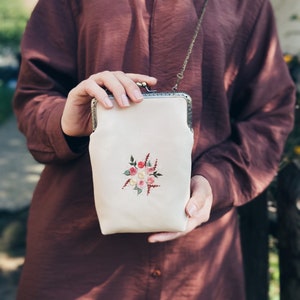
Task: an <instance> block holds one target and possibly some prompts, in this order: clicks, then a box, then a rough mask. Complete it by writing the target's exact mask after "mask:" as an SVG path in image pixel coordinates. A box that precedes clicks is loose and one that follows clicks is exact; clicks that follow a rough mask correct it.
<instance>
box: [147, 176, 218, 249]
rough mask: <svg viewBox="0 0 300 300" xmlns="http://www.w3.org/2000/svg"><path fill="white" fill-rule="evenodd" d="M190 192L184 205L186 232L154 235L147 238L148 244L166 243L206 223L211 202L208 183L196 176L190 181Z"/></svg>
mask: <svg viewBox="0 0 300 300" xmlns="http://www.w3.org/2000/svg"><path fill="white" fill-rule="evenodd" d="M191 191H192V193H191V194H192V195H191V198H190V200H189V201H188V203H187V205H186V214H187V216H188V221H187V227H186V230H185V231H183V232H160V233H154V234H152V235H150V236H149V238H148V242H150V243H156V242H166V241H170V240H174V239H177V238H179V237H181V236H183V235H186V234H188V233H189V232H191V231H192V230H193V229H195V228H196V227H197V226H199V225H201V224H202V223H204V222H207V221H208V219H209V217H210V212H211V207H212V201H213V195H212V190H211V186H210V184H209V182H208V181H207V179H206V178H204V177H203V176H200V175H196V176H194V177H192V180H191Z"/></svg>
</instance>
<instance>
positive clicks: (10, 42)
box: [0, 0, 29, 50]
mask: <svg viewBox="0 0 300 300" xmlns="http://www.w3.org/2000/svg"><path fill="white" fill-rule="evenodd" d="M28 17H29V12H28V11H27V10H26V9H25V8H24V5H23V1H22V0H1V1H0V24H1V26H0V48H2V49H3V48H6V47H10V48H12V49H14V50H17V49H18V46H19V44H20V40H21V37H22V34H23V31H24V28H25V25H26V22H27V20H28Z"/></svg>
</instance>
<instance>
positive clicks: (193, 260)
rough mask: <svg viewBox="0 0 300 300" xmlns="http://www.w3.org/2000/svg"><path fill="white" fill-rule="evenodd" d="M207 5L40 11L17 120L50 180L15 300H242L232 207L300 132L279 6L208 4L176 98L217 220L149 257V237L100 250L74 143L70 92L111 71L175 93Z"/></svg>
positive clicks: (28, 39)
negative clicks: (67, 118) (189, 101)
mask: <svg viewBox="0 0 300 300" xmlns="http://www.w3.org/2000/svg"><path fill="white" fill-rule="evenodd" d="M202 5H203V0H200V1H196V0H164V1H161V0H145V1H141V0H118V1H112V0H87V1H83V0H74V1H70V0H59V1H49V0H41V1H39V3H38V4H37V7H36V8H35V10H34V12H33V14H32V17H31V19H30V21H29V24H28V27H27V29H26V32H25V35H24V39H23V43H22V66H21V72H20V78H19V82H18V88H17V92H16V95H15V101H14V107H15V112H16V115H17V118H18V122H19V128H20V130H21V131H22V132H23V133H24V134H25V136H26V138H27V141H28V148H29V150H30V151H31V153H32V155H33V156H34V158H35V159H36V160H38V161H39V162H41V163H43V164H45V169H44V171H43V173H42V175H41V179H40V181H39V183H38V185H37V188H36V190H35V192H34V195H33V199H32V204H31V210H30V217H29V223H28V239H27V242H28V244H27V254H26V261H25V265H24V269H23V274H22V278H21V282H20V287H19V293H18V299H19V300H50V299H51V300H52V299H55V300H73V299H126V300H131V299H151V300H152V299H153V300H155V299H162V300H167V299H168V300H169V299H175V300H176V299H203V300H237V299H238V300H242V299H244V282H243V269H242V257H241V251H240V240H239V232H238V218H237V214H236V209H235V207H236V206H238V205H242V204H244V203H246V202H248V201H250V200H251V199H253V198H254V197H255V196H256V195H258V194H259V193H260V192H262V191H263V190H264V189H265V188H266V187H267V185H268V184H269V183H270V181H271V180H272V178H273V176H274V174H275V173H276V169H277V165H278V162H279V160H280V156H281V153H282V149H283V145H284V142H285V139H286V137H287V134H288V133H289V132H290V130H291V128H292V124H293V107H294V86H293V83H292V81H291V79H290V77H289V74H288V71H287V68H286V66H285V63H284V61H283V59H282V53H281V50H280V47H279V45H278V39H277V33H276V28H275V24H274V17H273V14H272V10H271V6H270V3H269V2H268V1H266V0H253V1H247V0H228V1H226V3H225V2H224V1H220V0H210V1H209V3H208V7H207V12H206V15H205V18H204V21H203V25H202V30H201V32H200V35H199V37H198V39H197V42H196V44H195V49H194V52H193V54H192V57H191V60H190V62H189V65H188V67H187V70H186V74H185V77H184V79H183V81H182V84H181V87H180V88H181V90H183V91H185V92H187V93H189V94H190V95H191V96H192V98H193V127H194V134H195V146H194V149H193V175H194V174H201V175H203V176H205V177H206V178H207V179H208V180H209V182H210V184H211V186H212V189H213V196H214V202H213V210H212V214H211V219H210V221H209V222H207V223H206V224H204V225H202V226H200V227H198V228H197V229H195V230H194V231H193V232H191V233H190V234H188V235H186V236H184V237H182V238H179V239H177V240H174V241H170V242H166V243H157V244H149V243H148V242H147V236H148V234H115V235H109V236H103V235H101V233H100V230H99V224H98V221H97V217H96V213H95V207H94V203H93V186H92V179H91V167H90V160H89V154H88V150H87V149H88V141H89V138H88V137H83V138H72V139H70V138H67V137H65V136H64V135H63V133H62V131H61V128H60V118H61V115H62V111H63V108H64V105H65V100H66V96H67V94H68V92H69V91H70V89H72V88H73V87H74V86H75V85H77V84H78V83H79V82H80V81H82V80H84V79H85V78H87V77H88V76H90V75H91V74H93V73H96V72H100V71H104V70H112V71H114V70H122V71H124V72H134V73H143V74H149V75H152V76H155V77H157V78H158V84H157V86H156V87H155V88H156V89H158V90H160V91H169V90H170V89H171V88H172V86H173V85H174V83H175V79H176V74H177V73H178V71H179V70H180V67H181V65H182V62H183V59H184V57H185V54H186V50H187V47H188V45H189V43H190V40H191V38H192V35H193V32H194V28H195V25H196V22H197V19H198V15H199V13H200V11H201V7H202Z"/></svg>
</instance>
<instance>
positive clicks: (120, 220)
mask: <svg viewBox="0 0 300 300" xmlns="http://www.w3.org/2000/svg"><path fill="white" fill-rule="evenodd" d="M206 5H207V0H206V1H205V3H204V6H203V9H202V12H201V15H200V18H199V21H198V24H197V27H196V30H195V34H194V37H193V40H192V43H191V45H190V47H189V50H188V54H187V56H186V59H185V62H184V64H183V67H182V70H181V72H180V73H179V74H178V75H177V83H176V85H175V86H174V88H173V92H167V93H157V92H152V91H149V90H148V88H147V87H146V86H145V84H140V85H142V86H144V87H145V88H146V89H147V91H148V93H145V94H144V100H143V101H142V102H141V103H138V104H131V106H130V107H129V108H126V109H122V108H119V107H118V105H114V107H113V108H112V109H109V110H107V109H105V108H103V107H102V106H101V105H100V104H98V103H97V101H96V100H93V101H92V119H93V128H94V132H93V133H92V134H91V136H90V144H89V152H90V159H91V166H92V174H93V186H94V198H95V207H96V211H97V215H98V219H99V223H100V228H101V232H102V234H113V233H125V232H127V233H129V232H160V231H184V230H185V228H186V224H187V216H186V214H185V206H186V204H187V202H188V200H189V198H190V178H191V152H192V147H193V131H192V116H191V114H192V99H191V98H190V96H189V95H187V94H186V93H180V92H177V87H178V84H179V81H180V80H181V79H182V78H183V73H184V71H185V68H186V64H187V62H188V59H189V56H190V54H191V52H192V47H193V44H194V42H195V39H196V37H197V35H198V32H199V28H200V26H201V22H202V19H203V16H204V12H205V8H206ZM112 101H113V99H112Z"/></svg>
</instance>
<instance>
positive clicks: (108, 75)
mask: <svg viewBox="0 0 300 300" xmlns="http://www.w3.org/2000/svg"><path fill="white" fill-rule="evenodd" d="M120 73H121V72H120ZM90 79H91V80H94V81H95V82H96V83H97V84H98V85H100V86H105V87H106V88H107V89H108V90H109V91H111V92H112V94H113V96H114V98H115V100H116V102H117V103H118V105H119V106H121V107H128V106H129V99H128V97H127V95H126V91H125V88H124V87H123V85H122V83H121V82H120V80H119V79H118V78H117V77H116V76H115V73H113V72H109V71H104V72H101V73H97V74H93V75H91V76H90Z"/></svg>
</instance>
